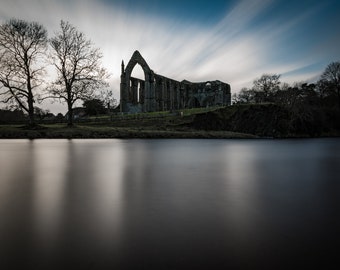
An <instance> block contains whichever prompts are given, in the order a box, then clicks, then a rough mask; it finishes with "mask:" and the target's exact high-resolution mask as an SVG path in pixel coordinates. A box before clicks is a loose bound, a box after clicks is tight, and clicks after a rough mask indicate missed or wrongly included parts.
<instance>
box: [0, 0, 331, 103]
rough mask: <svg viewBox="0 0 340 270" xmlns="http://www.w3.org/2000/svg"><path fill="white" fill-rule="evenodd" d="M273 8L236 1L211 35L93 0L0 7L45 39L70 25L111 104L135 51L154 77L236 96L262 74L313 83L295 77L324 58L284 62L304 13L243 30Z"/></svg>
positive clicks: (36, 0) (8, 0) (18, 1)
mask: <svg viewBox="0 0 340 270" xmlns="http://www.w3.org/2000/svg"><path fill="white" fill-rule="evenodd" d="M274 2H275V1H273V0H265V1H262V0H256V1H250V0H242V1H237V2H236V4H235V6H233V7H232V8H231V9H230V10H226V12H225V16H224V17H223V18H222V19H221V20H220V21H219V22H218V23H217V24H216V25H215V26H213V27H211V26H210V27H208V26H205V25H204V24H203V23H197V24H193V23H191V24H185V23H183V21H182V20H181V19H180V18H168V17H167V18H163V17H162V16H159V15H157V14H146V13H137V12H134V13H131V12H130V11H129V10H127V9H123V8H121V7H117V6H115V5H114V4H108V2H101V1H91V0H74V1H64V0H62V1H58V0H51V1H41V0H28V1H27V0H26V1H25V0H3V3H2V4H1V11H0V19H1V20H6V19H9V18H11V17H17V18H23V19H26V20H36V21H39V22H41V23H42V24H44V25H45V26H46V27H47V28H48V31H49V35H50V36H51V35H53V32H54V31H56V30H58V28H59V22H60V20H61V19H63V20H67V21H69V22H70V23H72V24H73V25H75V26H76V27H77V28H78V29H79V30H81V31H83V32H84V33H85V34H86V35H87V37H88V38H90V39H91V40H92V41H93V42H94V43H95V45H96V46H97V47H100V48H101V50H102V52H103V54H104V59H103V64H104V66H105V67H106V68H107V69H108V70H109V71H110V72H111V73H112V88H113V89H114V90H115V91H116V96H117V97H118V95H119V93H118V92H119V76H120V63H121V60H122V59H124V60H125V62H127V61H128V60H129V59H130V57H131V55H132V53H133V52H134V51H135V50H139V51H140V52H141V53H142V55H143V56H144V58H145V59H146V61H147V62H148V63H149V65H150V67H151V68H152V69H153V70H154V71H155V72H156V73H158V74H162V75H164V76H168V77H171V78H174V79H177V80H183V79H188V80H192V81H204V80H214V79H219V80H222V81H225V82H228V83H230V84H231V86H232V91H238V90H240V89H241V87H244V86H251V84H252V81H253V79H255V78H256V77H259V76H260V75H261V74H262V73H268V72H270V73H279V74H287V76H283V77H284V79H285V80H286V81H288V82H293V81H294V80H296V78H303V76H305V77H304V78H305V79H306V80H307V79H308V78H307V77H308V76H312V77H315V76H316V75H315V73H316V72H315V71H313V73H312V74H311V73H310V71H308V72H306V73H305V74H301V73H299V74H298V75H296V74H295V75H294V72H293V71H294V70H299V69H300V70H301V69H303V68H304V67H305V66H308V65H311V64H313V63H315V62H317V61H320V58H322V57H324V54H322V53H320V52H319V55H317V59H315V58H312V57H311V56H310V54H309V55H308V54H306V53H305V54H304V53H302V56H301V58H296V59H292V57H290V56H289V53H291V52H290V48H289V46H290V44H291V45H292V46H293V45H294V43H293V42H294V41H291V43H289V42H290V40H289V38H287V37H289V34H290V33H292V31H293V30H294V28H295V27H296V26H297V25H299V24H301V23H302V22H303V21H304V20H305V19H306V18H308V17H310V16H311V14H309V13H304V12H301V15H300V16H298V17H294V18H290V19H289V20H286V21H282V20H277V21H275V20H274V21H270V22H268V23H267V24H265V25H264V26H261V27H259V28H254V27H253V28H251V29H252V30H249V29H250V28H249V27H250V26H252V24H253V23H254V22H255V21H256V20H257V19H258V18H259V17H261V16H262V15H263V14H264V13H265V12H266V11H268V9H269V8H270V7H272V5H273V3H274ZM113 3H114V2H113ZM18 7H20V8H18ZM317 46H322V45H315V47H317ZM312 52H313V50H312V49H311V53H312ZM303 54H304V55H303Z"/></svg>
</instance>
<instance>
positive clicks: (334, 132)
mask: <svg viewBox="0 0 340 270" xmlns="http://www.w3.org/2000/svg"><path fill="white" fill-rule="evenodd" d="M339 91H340V62H334V63H331V64H330V65H328V67H327V68H326V69H325V71H324V72H323V74H322V75H321V78H320V80H319V81H318V82H316V83H314V84H313V83H312V84H308V83H297V84H294V85H293V86H290V85H288V84H287V83H283V84H281V82H280V75H277V74H264V75H263V76H262V77H261V78H259V79H256V80H254V84H253V87H252V88H250V89H248V88H243V89H242V90H241V91H240V92H239V93H238V94H234V95H233V104H234V106H232V107H233V108H225V109H220V110H217V111H214V112H210V113H206V114H201V115H198V116H197V117H196V118H195V120H194V121H193V127H195V128H197V129H206V130H229V131H237V132H244V133H250V134H254V135H259V136H270V137H296V136H303V137H305V136H310V137H318V136H339V135H340V97H339Z"/></svg>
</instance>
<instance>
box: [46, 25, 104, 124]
mask: <svg viewBox="0 0 340 270" xmlns="http://www.w3.org/2000/svg"><path fill="white" fill-rule="evenodd" d="M60 27H61V30H60V31H59V32H58V33H56V34H55V36H54V37H53V38H52V39H51V40H50V44H51V47H52V55H51V59H52V61H53V65H54V66H55V68H56V70H57V73H58V78H57V80H56V81H55V82H54V83H53V86H52V88H51V90H50V92H51V94H52V95H53V96H54V97H56V98H59V99H62V100H64V101H66V103H67V106H68V119H69V125H72V118H73V114H72V108H73V105H74V103H75V102H76V101H77V100H86V99H89V98H91V96H92V95H93V92H94V90H96V89H98V88H100V87H103V86H106V85H107V84H106V82H105V80H106V79H107V78H108V74H107V71H106V70H105V69H104V68H102V67H101V58H102V54H101V52H100V50H99V49H98V48H93V44H92V42H91V41H90V40H87V39H86V38H85V36H84V34H83V33H81V32H79V31H77V30H76V28H75V27H74V26H72V25H70V24H69V23H68V22H64V21H61V23H60Z"/></svg>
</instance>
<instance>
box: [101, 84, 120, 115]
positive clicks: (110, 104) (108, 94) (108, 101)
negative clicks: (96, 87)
mask: <svg viewBox="0 0 340 270" xmlns="http://www.w3.org/2000/svg"><path fill="white" fill-rule="evenodd" d="M99 99H101V100H102V101H103V102H104V104H105V106H107V112H108V113H110V110H111V109H114V108H116V106H117V99H115V97H114V96H113V91H112V90H107V91H105V90H102V91H100V98H99Z"/></svg>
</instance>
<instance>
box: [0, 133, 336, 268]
mask: <svg viewBox="0 0 340 270" xmlns="http://www.w3.org/2000/svg"><path fill="white" fill-rule="evenodd" d="M339 215H340V139H310V140H118V139H109V140H0V269H12V268H14V267H18V266H21V267H22V268H21V269H52V268H55V269H198V268H202V269H226V268H227V267H229V266H231V269H238V268H247V267H249V268H252V269H254V268H255V267H257V268H259V267H262V268H263V267H270V268H272V269H277V268H280V267H283V266H285V267H290V266H294V265H296V264H297V263H298V264H299V265H302V266H305V265H312V264H315V263H320V264H322V265H323V264H325V265H326V264H328V263H330V262H332V263H334V262H335V261H336V260H338V259H337V257H338V252H339V250H340V245H339V240H338V233H339V228H340V222H339V219H340V217H339ZM18 269H19V268H18Z"/></svg>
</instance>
